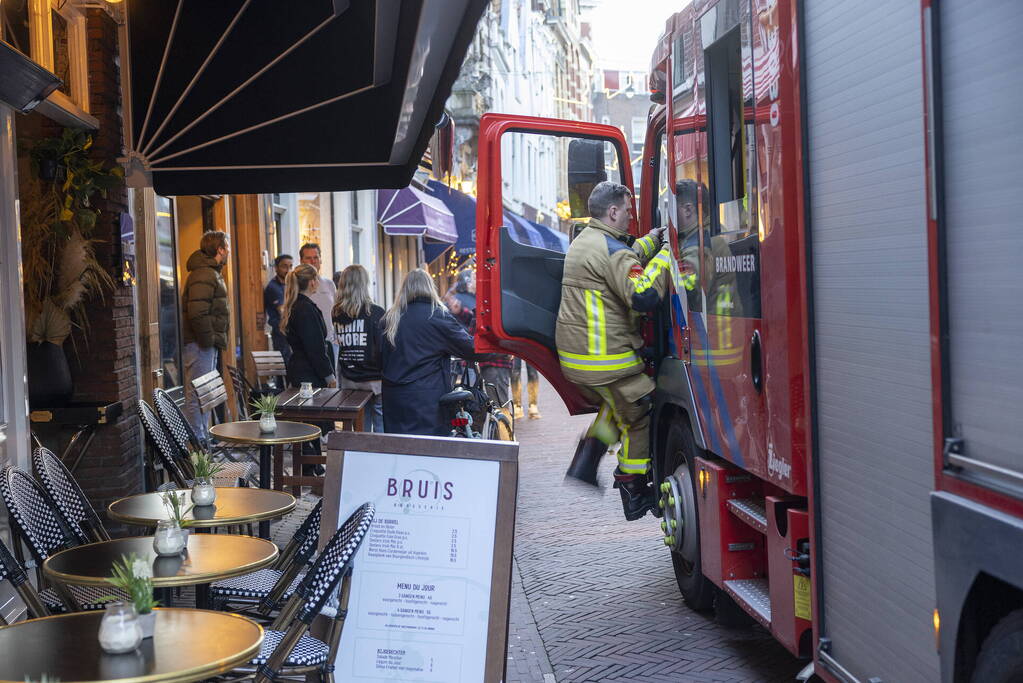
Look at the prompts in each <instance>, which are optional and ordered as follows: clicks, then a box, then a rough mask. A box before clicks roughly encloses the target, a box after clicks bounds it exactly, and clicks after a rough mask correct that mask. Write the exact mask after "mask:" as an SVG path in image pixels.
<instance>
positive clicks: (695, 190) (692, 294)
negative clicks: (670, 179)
mask: <svg viewBox="0 0 1023 683" xmlns="http://www.w3.org/2000/svg"><path fill="white" fill-rule="evenodd" d="M707 196H708V195H707V188H706V187H704V185H703V183H699V182H697V181H695V180H691V179H688V178H683V179H682V180H679V181H678V182H677V183H675V205H676V207H677V214H676V216H677V218H678V242H679V258H678V263H679V269H680V270H681V272H682V285H683V286H684V287H685V289H686V293H687V295H688V300H689V310H690V311H694V312H701V311H703V300H702V292H701V290H703V291H705V292H706V293H707V313H711V314H713V315H719V316H733V317H739V316H741V315H742V302H741V301H740V297H739V291H738V286H737V284H736V277H735V272H734V270H726V269H722V268H718V267H717V266H716V264H717V263H718V262H721V263H728V262H729V261H730V260H731V256H732V251H731V249H729V247H728V242H727V241H726V240H725V238H724V237H722V236H721V235H711V232H710V228H709V222H710V220H709V212H708V210H707V204H706V201H707ZM701 232H702V233H703V249H704V253H703V258H702V259H701V258H700V233H701ZM701 262H702V263H701Z"/></svg>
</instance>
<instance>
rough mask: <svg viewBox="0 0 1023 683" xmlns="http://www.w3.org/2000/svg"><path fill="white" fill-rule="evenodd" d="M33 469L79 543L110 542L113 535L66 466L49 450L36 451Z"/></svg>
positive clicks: (33, 457) (33, 458)
mask: <svg viewBox="0 0 1023 683" xmlns="http://www.w3.org/2000/svg"><path fill="white" fill-rule="evenodd" d="M32 469H34V470H35V473H36V476H37V477H39V481H40V482H41V483H42V485H43V488H44V489H46V493H48V494H49V495H50V499H51V500H52V501H53V503H54V505H55V507H56V510H57V514H58V515H60V517H61V520H62V521H63V522H64V524H66V525H67V526H68V527H69V528H70V529H71V531H72V533H74V534H75V536H76V537H77V538H78V542H79V543H91V542H93V541H109V540H110V534H109V533H107V530H106V527H104V526H103V522H102V521H100V518H99V515H97V514H96V510H95V509H93V507H92V504H91V503H89V499H88V498H86V496H85V493H84V492H83V491H82V488H81V487H80V486H79V485H78V482H77V481H75V478H74V477H73V476H71V473H70V472H68V469H67V468H66V467H64V463H62V462H61V461H60V458H58V457H57V456H56V455H54V453H53V451H51V450H50V449H48V448H37V449H35V450H34V451H32Z"/></svg>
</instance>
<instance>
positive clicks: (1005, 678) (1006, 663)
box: [971, 609, 1023, 683]
mask: <svg viewBox="0 0 1023 683" xmlns="http://www.w3.org/2000/svg"><path fill="white" fill-rule="evenodd" d="M971 680H972V681H973V683H1019V682H1020V681H1023V609H1018V610H1016V611H1015V612H1010V613H1009V615H1008V616H1007V617H1005V618H1004V619H1002V620H1001V621H999V622H998V623H997V624H995V627H994V628H993V629H991V633H989V634H988V636H987V638H985V639H984V644H983V645H982V646H981V648H980V654H979V655H977V666H975V667H974V669H973V677H972V678H971Z"/></svg>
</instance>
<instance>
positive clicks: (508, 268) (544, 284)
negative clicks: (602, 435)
mask: <svg viewBox="0 0 1023 683" xmlns="http://www.w3.org/2000/svg"><path fill="white" fill-rule="evenodd" d="M627 155H628V146H627V144H626V141H625V136H624V135H623V134H622V132H621V131H620V130H619V129H618V128H615V127H613V126H606V125H599V124H592V123H580V122H576V121H561V120H556V119H543V118H536V117H529V116H514V115H508V114H486V115H484V116H483V118H482V119H481V120H480V132H479V162H478V164H479V165H478V185H477V188H478V190H477V195H478V196H477V203H476V254H477V266H476V294H477V299H478V304H477V305H478V308H477V327H476V350H477V351H480V352H484V353H507V354H512V355H514V356H518V357H519V358H522V359H523V360H525V361H526V362H527V363H529V364H530V365H532V366H533V367H535V368H536V369H537V370H538V371H539V372H540V373H541V374H543V376H544V377H546V378H547V379H548V380H549V381H550V382H551V383H552V384H553V385H554V388H555V389H556V390H557V391H558V393H559V394H560V395H561V398H562V399H563V400H564V401H565V404H566V406H567V407H568V410H569V412H570V413H572V414H578V413H584V412H593V411H594V410H596V407H595V406H593V405H591V404H590V403H589V401H587V400H586V399H585V398H584V397H583V395H582V393H581V392H580V391H579V390H578V388H576V387H575V385H573V384H572V383H571V382H569V381H568V380H566V379H565V378H564V376H563V375H562V374H561V367H560V365H559V363H558V354H557V349H556V346H555V342H554V330H555V323H556V321H557V317H558V307H559V305H560V303H561V276H562V273H563V270H564V259H565V253H564V252H565V251H566V250H567V239H565V240H563V241H562V243H561V244H552V243H550V240H548V241H547V242H546V243H545V242H544V241H543V240H540V239H537V238H536V236H535V235H534V234H531V233H530V225H532V226H534V228H536V227H539V226H543V225H546V226H549V227H551V228H552V229H553V231H555V232H554V233H552V234H554V235H555V236H557V235H559V234H561V235H564V233H565V230H570V229H573V228H576V229H578V228H579V227H580V226H581V225H585V222H586V220H588V216H589V214H588V213H587V212H586V200H587V198H588V197H589V191H590V190H592V188H593V185H595V184H596V183H597V182H600V181H601V180H613V181H616V182H620V183H622V184H623V185H625V186H626V187H628V188H629V189H630V190H631V189H632V187H633V185H632V168H631V166H630V164H629V158H628V156H627ZM509 212H515V214H517V215H521V216H522V217H524V219H525V220H519V218H517V217H515V216H513V215H510V214H509ZM631 231H633V232H636V231H638V224H636V222H635V221H634V222H633V225H632V227H631ZM533 232H534V233H535V232H537V231H536V230H535V229H534V230H533Z"/></svg>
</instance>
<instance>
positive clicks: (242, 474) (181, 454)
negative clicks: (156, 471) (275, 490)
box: [153, 389, 256, 486]
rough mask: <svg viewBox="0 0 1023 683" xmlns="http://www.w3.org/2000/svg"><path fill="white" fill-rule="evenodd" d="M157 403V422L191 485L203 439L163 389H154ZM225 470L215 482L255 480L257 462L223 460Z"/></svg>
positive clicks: (234, 483)
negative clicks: (194, 460)
mask: <svg viewBox="0 0 1023 683" xmlns="http://www.w3.org/2000/svg"><path fill="white" fill-rule="evenodd" d="M153 405H155V406H156V416H157V418H158V420H157V422H158V423H159V425H160V427H161V428H162V430H163V433H164V436H165V437H166V439H165V440H166V442H167V443H168V444H169V445H170V451H169V454H170V457H171V458H173V459H174V460H175V461H176V462H177V463H178V469H179V470H181V472H182V473H183V474H184V475H185V479H186V480H187V481H188V485H189V486H191V481H192V479H193V478H194V477H193V474H194V473H193V472H192V461H191V460H190V457H191V454H192V453H193V452H195V451H197V450H200V449H201V448H202V446H199V445H198V444H199V441H198V439H196V437H195V433H194V432H193V431H192V427H191V426H190V425H189V424H188V420H186V419H185V416H184V414H183V413H182V412H181V409H180V408H178V406H177V404H176V403H175V402H174V401H173V400H172V399H171V397H170V396H168V395H167V393H166V392H165V391H164V390H163V389H156V390H154V391H153ZM220 464H221V465H223V467H224V469H223V470H221V472H220V474H218V475H217V476H216V477H215V478H214V480H213V484H214V485H215V486H238V485H239V480H241V481H242V482H248V481H250V480H254V476H255V475H254V472H255V469H256V468H255V466H254V465H253V464H252V463H242V462H222V463H220Z"/></svg>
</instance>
